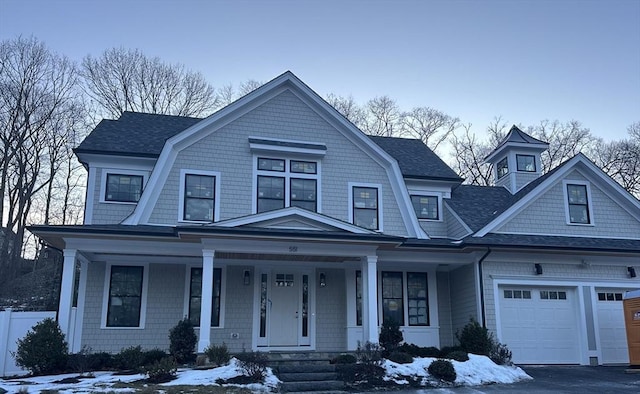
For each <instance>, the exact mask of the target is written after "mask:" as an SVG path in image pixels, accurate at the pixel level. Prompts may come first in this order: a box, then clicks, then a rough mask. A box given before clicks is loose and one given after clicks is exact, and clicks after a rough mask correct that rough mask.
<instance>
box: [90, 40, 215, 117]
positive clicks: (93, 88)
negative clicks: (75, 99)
mask: <svg viewBox="0 0 640 394" xmlns="http://www.w3.org/2000/svg"><path fill="white" fill-rule="evenodd" d="M81 75H82V77H83V78H84V87H85V92H86V93H87V95H88V96H90V97H91V98H92V99H93V100H95V101H96V103H98V105H99V107H101V108H102V109H103V110H104V112H105V116H109V117H114V118H115V117H118V116H120V115H121V114H122V113H123V112H124V111H138V112H150V113H157V114H167V115H180V116H196V117H197V116H205V115H207V114H210V113H212V112H213V111H214V110H216V109H217V108H219V106H220V103H219V98H218V96H217V95H216V92H215V89H214V88H213V86H211V85H210V84H209V83H207V82H206V81H205V79H204V77H203V76H202V74H200V73H197V72H192V71H188V70H186V69H185V67H184V65H181V64H167V63H164V62H162V61H161V60H160V59H159V58H157V57H155V58H148V57H146V56H145V55H144V54H142V52H140V51H139V50H127V49H124V48H113V49H109V50H106V51H105V52H103V54H102V55H101V56H100V57H99V58H93V57H91V56H87V57H85V58H84V60H83V61H82V70H81Z"/></svg>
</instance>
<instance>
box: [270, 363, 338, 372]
mask: <svg viewBox="0 0 640 394" xmlns="http://www.w3.org/2000/svg"><path fill="white" fill-rule="evenodd" d="M272 368H274V367H272ZM274 370H275V371H277V372H278V373H301V372H335V370H336V366H335V365H333V364H329V362H327V361H325V362H324V363H318V364H299V363H281V364H280V365H278V366H276V367H275V368H274Z"/></svg>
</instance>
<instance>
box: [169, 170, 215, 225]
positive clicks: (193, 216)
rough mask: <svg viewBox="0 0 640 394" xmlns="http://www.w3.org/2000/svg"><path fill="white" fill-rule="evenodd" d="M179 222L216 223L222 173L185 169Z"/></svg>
mask: <svg viewBox="0 0 640 394" xmlns="http://www.w3.org/2000/svg"><path fill="white" fill-rule="evenodd" d="M180 185H181V188H180V208H179V215H178V220H180V221H187V222H209V223H210V222H214V221H216V220H217V217H218V212H217V211H218V208H219V205H220V204H219V201H218V193H219V191H218V189H219V187H220V173H218V172H214V171H201V170H188V169H183V170H182V171H181V173H180Z"/></svg>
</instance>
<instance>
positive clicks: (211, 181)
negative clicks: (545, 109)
mask: <svg viewBox="0 0 640 394" xmlns="http://www.w3.org/2000/svg"><path fill="white" fill-rule="evenodd" d="M546 147H547V144H546V143H544V142H542V141H538V140H536V139H534V138H532V137H531V136H529V135H527V134H525V133H524V132H522V131H520V130H518V129H517V128H516V127H514V128H512V130H511V132H510V133H509V135H508V136H507V137H506V139H505V140H504V142H503V143H502V144H501V145H500V146H499V147H498V148H497V149H496V150H495V151H493V152H492V153H491V154H490V155H489V156H488V157H487V161H488V162H489V163H491V164H493V168H494V172H495V174H494V175H495V178H496V185H495V186H492V187H480V186H469V185H462V181H463V179H461V178H460V177H459V176H458V175H457V174H456V173H455V172H454V171H453V170H451V169H450V168H449V167H448V166H447V165H446V164H445V163H444V162H443V161H442V160H441V159H440V158H439V157H438V156H436V155H435V154H434V153H433V152H432V151H430V150H429V149H428V148H427V147H426V146H425V145H424V144H423V143H421V142H420V141H418V140H411V139H400V138H385V137H369V136H367V135H365V134H364V133H363V132H362V131H360V130H359V129H357V128H356V127H355V126H354V125H353V124H351V123H350V122H349V121H347V120H346V119H345V118H344V117H342V116H341V115H340V114H339V113H338V112H337V111H336V110H334V109H333V108H332V107H331V106H330V105H329V104H327V103H326V102H325V101H324V100H323V99H322V98H321V97H320V96H318V95H317V94H316V93H315V92H314V91H313V90H311V89H310V88H309V87H308V86H306V85H305V84H304V83H303V82H302V81H300V80H299V79H298V78H297V77H295V76H294V75H293V74H292V73H290V72H286V73H284V74H282V75H280V76H279V77H277V78H275V79H274V80H272V81H270V82H268V83H267V84H265V85H264V86H262V87H261V88H259V89H257V90H255V91H253V92H252V93H250V94H248V95H246V96H245V97H243V98H241V99H239V100H238V101H236V102H234V103H232V104H230V105H229V106H227V107H225V108H223V109H221V110H219V111H218V112H216V113H215V114H213V115H211V116H209V117H208V118H205V119H195V118H185V117H176V116H163V115H151V114H141V113H129V112H127V113H124V114H123V115H122V116H121V117H120V118H119V119H117V120H103V121H102V122H100V124H99V125H98V126H97V127H96V128H95V130H93V132H92V133H91V134H90V135H89V136H88V137H87V138H86V139H85V140H84V141H83V142H82V143H81V144H80V146H79V147H78V148H77V149H76V155H77V156H78V158H79V159H80V161H81V162H82V163H83V164H84V166H85V167H86V169H87V171H88V184H87V196H86V197H87V200H86V210H85V224H83V225H77V226H32V227H31V231H32V232H34V233H35V234H37V235H38V237H40V238H41V239H43V240H44V241H45V242H47V243H48V244H50V245H52V246H54V247H57V248H60V249H62V250H63V251H64V273H63V286H62V294H61V300H60V308H59V313H58V321H59V323H60V325H61V327H62V330H63V331H64V332H65V333H67V335H68V337H69V342H70V346H71V348H72V350H78V349H80V347H81V346H83V345H87V346H90V347H91V348H92V349H93V350H94V351H109V352H117V351H119V350H120V349H121V348H123V347H126V346H131V345H138V344H141V345H142V346H143V347H145V348H154V347H160V348H167V347H168V337H167V333H168V331H169V329H170V328H171V327H173V326H174V325H175V324H176V323H177V322H178V320H180V319H181V318H183V317H184V316H187V317H188V318H190V319H191V320H192V321H193V322H194V324H195V325H196V327H197V329H196V331H197V333H198V336H199V341H198V350H199V351H203V350H204V349H205V348H206V347H207V346H208V345H210V344H221V343H222V342H225V343H226V344H227V346H228V347H229V348H230V350H231V351H240V350H242V349H247V350H249V349H253V350H260V351H267V352H274V351H289V352H290V351H317V352H341V351H349V350H354V349H355V348H356V347H357V345H358V342H362V341H374V342H375V341H377V339H378V330H379V326H380V324H381V322H382V321H383V320H384V319H387V318H392V319H395V320H396V321H397V322H399V323H400V325H401V329H402V331H403V333H404V338H405V341H406V342H409V343H414V344H417V345H421V346H440V347H441V346H445V345H452V344H454V342H455V332H456V330H458V329H460V328H461V327H462V326H464V325H465V324H466V323H467V322H468V321H469V319H470V318H474V319H476V320H478V321H479V322H482V323H483V324H485V325H486V326H487V327H488V328H489V329H490V330H492V331H493V332H495V334H496V336H497V338H498V339H499V340H500V341H501V342H503V343H506V344H507V345H508V346H509V348H510V349H511V350H512V351H513V357H514V360H515V361H516V362H519V363H562V364H564V363H567V364H587V365H588V364H594V363H597V364H603V363H604V364H606V363H625V362H628V355H627V346H626V340H625V335H624V322H623V314H622V301H621V300H622V295H623V293H624V292H625V291H627V290H631V289H637V288H640V278H638V277H636V270H637V269H640V202H639V201H638V200H637V199H635V198H634V197H632V196H631V195H630V194H628V193H627V192H626V191H625V190H623V189H622V188H621V187H620V186H619V185H618V184H616V183H615V182H614V181H612V180H611V179H610V178H609V177H608V176H607V175H605V174H604V173H603V172H602V171H601V170H600V169H599V168H597V167H596V166H595V165H594V164H593V163H592V162H591V161H589V160H588V159H587V158H586V157H585V156H583V155H581V154H579V155H577V156H575V157H573V158H571V159H569V160H567V161H566V162H565V163H564V164H562V165H561V166H559V167H558V168H556V169H554V170H553V171H551V172H548V173H546V174H544V175H543V174H541V172H540V168H541V165H540V154H541V152H543V151H544V150H545V149H546ZM76 267H79V269H77V270H76V269H75V268H76ZM76 271H77V272H79V274H78V275H75V272H76ZM74 276H79V278H75V277H74ZM74 283H77V288H78V297H77V305H75V304H74V301H73V300H74V297H73V294H74Z"/></svg>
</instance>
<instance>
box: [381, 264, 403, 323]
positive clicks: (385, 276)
mask: <svg viewBox="0 0 640 394" xmlns="http://www.w3.org/2000/svg"><path fill="white" fill-rule="evenodd" d="M402 287H403V285H402V272H384V271H383V272H382V321H386V320H387V319H390V320H393V321H395V322H396V323H398V324H399V325H401V326H404V304H403V302H402V301H403V295H402Z"/></svg>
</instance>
